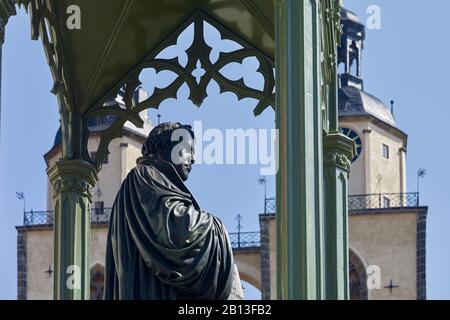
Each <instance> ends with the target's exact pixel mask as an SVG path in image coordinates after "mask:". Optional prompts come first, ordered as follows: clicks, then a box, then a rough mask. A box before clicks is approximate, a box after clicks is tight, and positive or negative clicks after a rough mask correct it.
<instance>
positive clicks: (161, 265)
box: [105, 158, 234, 300]
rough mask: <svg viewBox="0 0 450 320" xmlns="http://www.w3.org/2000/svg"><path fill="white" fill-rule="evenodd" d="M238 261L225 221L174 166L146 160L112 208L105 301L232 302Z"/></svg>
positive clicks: (131, 174) (139, 165) (130, 178)
mask: <svg viewBox="0 0 450 320" xmlns="http://www.w3.org/2000/svg"><path fill="white" fill-rule="evenodd" d="M169 177H170V178H169ZM233 266H234V261H233V253H232V248H231V245H230V241H229V238H228V234H227V231H226V230H225V227H224V225H223V224H222V222H221V221H220V220H219V219H218V218H216V217H214V216H213V215H211V214H209V213H207V212H205V211H202V210H201V209H200V207H199V205H198V204H197V202H196V201H195V199H194V197H193V196H192V194H191V193H190V191H189V190H188V189H187V187H186V186H185V185H184V183H183V181H182V180H181V178H180V176H179V175H178V173H177V172H176V170H175V168H174V167H173V165H172V164H171V163H169V162H167V161H164V160H157V159H153V158H141V159H140V160H138V165H137V166H136V167H135V168H134V169H132V170H131V171H130V173H129V174H128V176H127V177H126V179H125V180H124V182H123V183H122V186H121V188H120V190H119V193H118V194H117V197H116V199H115V201H114V205H113V208H112V210H111V217H110V223H109V230H108V238H107V248H106V267H105V269H106V270H105V299H108V300H109V299H121V300H122V299H141V300H147V299H174V300H175V299H177V300H178V299H218V300H223V299H227V298H228V296H229V295H230V291H231V286H232V281H233Z"/></svg>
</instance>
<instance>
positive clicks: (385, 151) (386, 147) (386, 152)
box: [383, 143, 389, 159]
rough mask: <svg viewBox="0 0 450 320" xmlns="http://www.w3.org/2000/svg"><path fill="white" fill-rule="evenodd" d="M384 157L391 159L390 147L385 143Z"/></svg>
mask: <svg viewBox="0 0 450 320" xmlns="http://www.w3.org/2000/svg"><path fill="white" fill-rule="evenodd" d="M383 157H385V158H386V159H389V146H388V145H385V144H384V143H383Z"/></svg>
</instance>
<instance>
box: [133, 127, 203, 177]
mask: <svg viewBox="0 0 450 320" xmlns="http://www.w3.org/2000/svg"><path fill="white" fill-rule="evenodd" d="M194 144H195V141H194V132H193V131H192V127H191V126H189V125H183V124H181V123H179V122H176V123H175V122H164V123H161V124H159V125H157V126H156V127H154V128H153V129H152V131H151V132H150V134H149V135H148V137H147V140H146V141H145V143H144V145H143V146H142V155H143V156H144V157H155V158H157V159H161V160H165V161H167V162H170V163H171V164H172V165H173V166H174V168H175V170H176V171H177V173H178V175H179V176H180V178H181V179H182V180H183V181H186V180H187V178H188V176H189V173H190V172H191V170H192V165H193V164H194Z"/></svg>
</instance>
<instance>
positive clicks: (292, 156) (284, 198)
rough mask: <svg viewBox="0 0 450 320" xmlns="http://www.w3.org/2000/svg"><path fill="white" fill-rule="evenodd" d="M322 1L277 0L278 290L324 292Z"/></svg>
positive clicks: (301, 294) (284, 294)
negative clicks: (320, 17) (321, 103)
mask: <svg viewBox="0 0 450 320" xmlns="http://www.w3.org/2000/svg"><path fill="white" fill-rule="evenodd" d="M317 5H318V2H317V1H316V0H276V13H275V32H276V53H275V61H276V95H277V96H276V124H277V128H278V129H279V152H280V153H279V171H278V174H277V292H278V298H279V299H321V298H323V296H324V292H323V289H322V288H323V287H324V277H323V275H324V270H323V265H324V260H323V259H322V258H321V257H322V255H323V252H322V248H323V244H322V243H321V242H322V238H323V235H322V232H321V229H322V219H321V217H322V213H323V208H322V194H323V185H322V184H323V176H322V170H323V167H322V163H323V160H322V121H321V107H320V103H319V101H320V77H319V75H320V53H319V49H320V47H319V46H320V43H319V37H318V32H319V31H318V30H319V28H318V20H319V19H318V8H317Z"/></svg>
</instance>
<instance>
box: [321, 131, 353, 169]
mask: <svg viewBox="0 0 450 320" xmlns="http://www.w3.org/2000/svg"><path fill="white" fill-rule="evenodd" d="M323 147H324V164H325V165H326V166H333V167H339V168H341V169H343V170H345V171H347V172H350V165H351V161H350V160H351V159H353V155H354V154H356V146H355V143H354V142H353V140H351V139H350V138H348V137H346V136H344V135H343V134H341V133H337V132H336V133H330V134H328V135H326V136H325V137H324V139H323Z"/></svg>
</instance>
